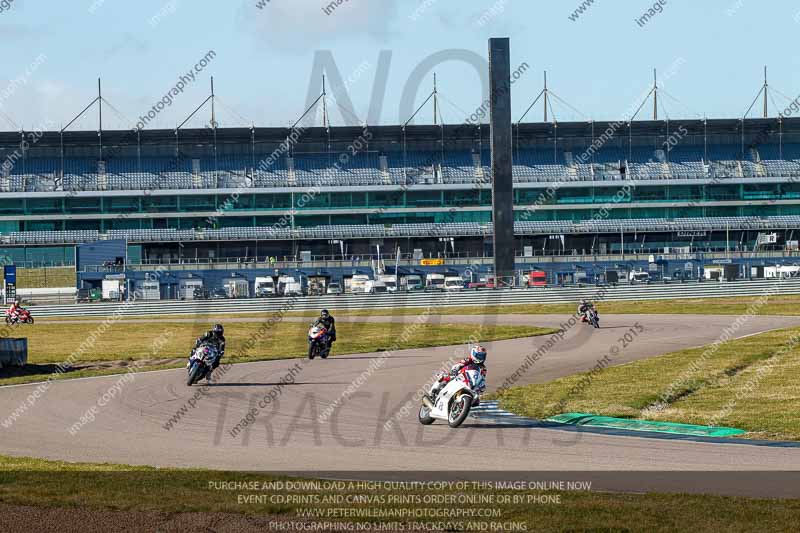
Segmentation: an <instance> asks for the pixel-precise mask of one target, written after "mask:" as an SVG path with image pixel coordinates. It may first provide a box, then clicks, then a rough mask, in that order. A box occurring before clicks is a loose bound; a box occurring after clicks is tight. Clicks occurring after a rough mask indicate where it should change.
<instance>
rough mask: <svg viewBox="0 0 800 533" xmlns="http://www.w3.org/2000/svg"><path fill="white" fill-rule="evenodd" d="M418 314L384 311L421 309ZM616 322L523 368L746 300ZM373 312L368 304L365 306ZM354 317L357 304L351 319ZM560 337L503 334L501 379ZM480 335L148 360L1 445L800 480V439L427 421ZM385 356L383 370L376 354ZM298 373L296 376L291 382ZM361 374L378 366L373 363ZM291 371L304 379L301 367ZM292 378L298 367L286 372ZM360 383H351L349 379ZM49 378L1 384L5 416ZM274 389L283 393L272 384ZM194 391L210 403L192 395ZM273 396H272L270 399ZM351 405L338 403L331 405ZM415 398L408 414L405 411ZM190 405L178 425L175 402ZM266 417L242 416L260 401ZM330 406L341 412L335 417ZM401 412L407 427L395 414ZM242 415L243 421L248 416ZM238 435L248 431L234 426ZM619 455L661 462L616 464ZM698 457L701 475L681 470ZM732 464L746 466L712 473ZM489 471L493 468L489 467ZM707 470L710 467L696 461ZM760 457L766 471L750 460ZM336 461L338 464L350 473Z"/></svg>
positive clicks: (658, 478) (562, 364) (535, 370)
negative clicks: (453, 361) (217, 369)
mask: <svg viewBox="0 0 800 533" xmlns="http://www.w3.org/2000/svg"><path fill="white" fill-rule="evenodd" d="M415 318H416V317H413V316H405V317H372V318H371V319H372V320H394V321H396V322H397V323H398V331H401V330H402V328H403V327H406V326H403V325H402V324H401V323H402V322H405V323H411V322H412V321H413V320H415ZM601 318H602V325H603V327H602V328H601V329H599V330H593V329H591V328H589V327H587V326H585V325H580V324H579V325H577V326H575V327H573V328H571V329H570V330H569V331H568V332H567V334H566V335H565V336H564V339H563V340H561V341H559V342H558V343H556V345H555V346H554V347H553V348H552V349H551V350H550V351H549V352H548V353H546V355H544V356H543V357H542V358H541V359H539V360H538V361H537V362H536V363H535V364H534V365H533V366H532V367H531V368H530V369H528V371H527V372H526V373H524V374H523V375H522V377H521V378H520V379H519V381H518V384H525V383H531V382H541V381H548V380H551V379H553V378H556V377H559V376H563V375H568V374H572V373H574V372H577V371H582V370H589V369H591V368H592V367H593V366H594V365H595V364H596V361H597V360H598V359H599V358H601V357H602V356H603V355H604V354H605V353H607V352H608V349H609V347H611V346H613V345H617V344H618V339H619V337H620V336H621V335H624V333H625V332H626V331H628V329H629V328H630V327H632V326H633V325H634V324H635V323H639V324H640V325H641V326H642V327H644V332H643V333H642V334H640V335H639V336H638V337H637V338H636V340H635V341H634V342H632V343H630V344H629V345H628V346H627V347H626V348H624V349H622V350H621V351H620V352H619V353H618V354H617V355H616V356H615V357H614V358H613V359H612V364H615V365H616V364H622V363H626V362H629V361H634V360H637V359H642V358H646V357H652V356H655V355H658V354H661V353H665V352H669V351H672V350H676V349H680V348H687V347H695V346H700V345H704V344H709V343H711V342H713V341H714V340H715V339H717V338H718V337H719V336H720V334H721V333H722V330H723V329H724V328H725V327H727V326H729V325H730V324H731V323H732V321H733V320H734V319H735V317H734V316H717V317H715V316H694V315H604V316H602V317H601ZM365 319H366V318H365V317H359V318H356V319H354V320H365ZM342 320H344V319H342ZM431 320H432V321H441V322H446V323H459V324H463V325H464V333H465V335H464V337H465V341H466V339H467V338H468V337H469V335H470V332H472V331H474V330H475V328H476V327H478V325H479V324H481V323H484V324H496V323H502V324H531V325H541V326H558V325H559V324H560V323H561V322H563V321H564V316H553V315H534V316H524V315H499V316H495V315H492V316H442V317H435V316H434V317H431ZM797 325H800V317H751V318H749V319H748V320H747V321H746V323H745V324H744V325H743V326H742V327H741V328H740V329H739V331H738V332H737V335H736V336H739V337H740V336H745V335H750V334H754V333H759V332H763V331H766V330H770V329H775V328H780V327H787V326H797ZM546 339H547V338H546V337H536V338H531V339H517V340H510V341H498V342H492V343H487V344H486V346H487V348H488V350H489V359H488V361H487V364H488V369H489V373H488V382H489V390H490V391H491V390H494V389H496V388H497V387H498V386H499V385H500V383H502V382H503V380H504V379H505V378H506V377H508V376H510V375H512V374H514V373H515V372H516V371H517V369H518V368H519V366H520V364H521V362H522V360H523V359H524V358H525V357H526V356H528V355H529V354H531V353H532V352H534V351H536V350H537V349H538V347H539V346H540V345H541V344H542V343H543V342H544V341H545V340H546ZM464 350H465V345H462V346H457V347H453V346H451V347H440V348H431V349H420V350H401V351H396V352H394V353H391V354H389V355H388V356H384V355H382V354H379V353H376V354H357V355H342V356H335V357H332V358H330V359H328V360H314V361H307V360H305V359H303V360H301V359H289V360H282V361H270V362H259V363H247V364H239V365H233V366H232V367H230V369H229V370H228V371H227V373H225V375H224V376H222V377H221V378H219V381H218V382H216V383H215V384H212V385H211V386H209V387H202V386H195V387H192V388H188V387H186V385H185V384H184V379H185V371H183V370H167V371H157V372H145V373H140V374H137V375H135V379H131V380H130V381H128V382H125V383H123V384H122V385H121V386H118V388H117V391H116V394H115V395H114V398H113V399H110V401H108V402H103V403H104V405H102V406H99V407H96V409H94V410H95V411H96V413H95V415H94V417H95V420H93V421H89V422H88V423H85V424H83V425H82V427H80V429H79V430H78V431H77V432H76V433H75V434H74V435H72V434H71V433H70V432H69V431H68V428H70V427H71V426H73V424H75V423H77V422H79V420H80V417H81V415H83V414H84V413H86V412H87V411H88V410H90V409H91V408H92V407H93V406H98V403H99V402H98V398H102V397H103V396H104V395H106V397H107V398H108V396H109V395H108V394H107V393H108V391H109V390H110V389H111V388H112V387H114V386H115V384H119V383H120V382H119V380H120V376H107V377H99V378H85V379H76V380H66V381H60V382H53V383H52V384H51V386H50V388H49V389H48V390H46V391H45V392H44V393H43V394H42V395H41V397H40V398H39V399H38V401H37V402H36V403H35V405H34V406H33V407H32V408H30V410H28V411H27V412H26V413H24V414H23V415H22V416H21V417H20V418H19V419H18V420H17V421H16V422H15V423H14V424H13V425H12V426H11V427H10V428H4V427H2V426H0V454H6V455H19V456H36V457H43V458H49V459H60V460H68V461H90V462H112V463H127V464H146V465H156V466H176V467H203V468H212V469H229V470H250V471H265V472H291V473H297V474H301V475H310V476H313V475H318V476H333V475H336V476H342V477H355V478H358V477H363V478H374V477H386V476H388V475H390V474H388V473H387V472H393V474H391V475H393V476H395V477H397V476H401V477H402V476H405V477H409V478H427V477H433V478H437V479H438V478H440V477H441V476H442V474H440V473H436V472H437V471H439V472H440V471H452V472H461V471H464V470H468V471H471V475H472V476H475V477H478V478H480V477H482V476H483V477H486V478H487V479H488V478H492V477H493V476H497V475H498V472H506V473H508V472H513V473H516V474H518V475H519V473H521V472H543V471H550V472H556V471H559V472H562V471H573V473H574V474H575V475H573V476H572V477H576V478H577V479H593V478H594V479H598V480H601V481H600V484H601V485H602V484H603V483H605V486H604V488H608V489H612V490H628V491H645V490H669V491H681V492H690V491H701V492H714V493H722V494H739V495H750V496H787V495H792V496H800V484H796V483H795V484H793V485H792V486H786V485H785V484H780V483H776V482H774V480H773V479H772V478H771V477H770V475H769V474H767V475H765V474H763V473H762V474H758V473H756V472H757V471H769V472H773V473H774V472H779V471H787V470H794V471H797V470H800V447H794V446H781V445H779V444H775V445H760V444H759V443H756V442H746V441H745V442H743V443H733V442H730V441H722V442H720V441H708V440H707V441H703V440H702V439H676V438H667V437H658V436H655V435H653V434H650V435H648V434H640V433H636V434H620V433H617V432H611V431H607V432H604V431H599V430H595V431H588V430H574V429H572V428H560V427H554V426H549V425H546V424H541V425H538V426H537V425H533V426H531V425H527V426H514V425H511V426H509V425H500V424H493V423H491V422H486V421H481V420H478V419H474V418H471V419H469V420H468V421H467V422H466V423H465V424H464V426H462V427H461V428H459V429H455V430H454V429H450V428H449V427H447V425H446V424H444V423H442V422H437V423H435V424H434V425H432V426H422V425H420V424H419V422H418V421H417V410H418V407H419V404H418V403H417V402H413V400H411V397H412V396H413V395H414V394H415V393H416V392H417V391H418V390H419V389H420V388H421V387H423V386H424V385H425V384H426V383H428V382H429V381H430V379H431V377H432V375H433V374H434V373H435V372H436V371H437V370H439V368H440V367H441V365H442V363H443V362H444V361H446V360H447V359H449V358H451V357H460V356H463V354H464ZM370 369H372V370H370ZM287 376H293V378H292V380H293V381H294V383H289V384H281V380H282V378H286V377H287ZM359 377H361V378H362V379H359ZM292 380H289V381H292ZM283 381H286V379H284V380H283ZM351 384H352V385H353V388H351V393H352V394H351V395H350V396H349V398H345V399H344V400H343V393H344V391H345V389H347V388H348V386H351ZM36 387H37V385H36V384H30V385H19V386H11V387H3V388H0V406H2V407H0V421H2V420H6V417H7V416H8V415H9V414H10V413H11V411H13V410H14V408H16V407H17V406H18V405H19V404H20V403H21V402H23V401H25V399H26V398H27V397H28V395H29V394H31V392H32V391H33V390H35V389H36ZM270 395H272V398H274V399H270V401H269V403H268V404H267V403H266V402H265V398H270ZM193 398H194V402H193V403H194V407H193V408H192V407H188V408H187V405H188V403H187V402H190V400H192V399H193ZM259 404H261V405H263V407H260V405H259ZM333 404H335V405H338V407H337V408H335V409H332V410H331V409H329V407H330V406H331V405H333ZM404 405H407V406H408V412H407V415H406V416H402V415H398V414H397V413H398V411H399V410H401V408H402V406H404ZM182 407H184V409H185V414H183V415H182V417H181V418H180V419H179V420H177V421H174V423H173V425H172V426H171V427H170V428H169V429H167V424H168V422H169V420H170V418H171V417H174V416H175V415H176V413H177V412H179V410H180V409H181V408H182ZM251 409H255V410H256V411H255V412H253V417H252V418H253V419H254V420H255V422H254V423H252V424H249V425H248V426H247V427H244V428H243V429H242V427H243V426H242V425H241V424H240V422H241V421H242V419H243V417H245V415H246V414H247V413H248V411H249V410H251ZM326 413H328V414H329V415H330V416H327V417H325V414H326ZM390 419H391V420H394V421H395V422H394V424H393V425H392V426H391V427H387V426H386V422H387V421H388V420H390ZM237 424H239V425H240V430H239V431H234V428H235V427H236V426H237ZM234 435H235V436H234ZM603 471H630V472H641V471H651V472H659V474H658V475H645V474H632V475H627V476H620V475H604V474H603ZM672 471H682V472H688V473H689V474H687V476H689V477H692V476H694V477H695V478H696V482H692V483H690V484H689V482H687V481H686V479H687V477H686V476H684V477H681V476H678V478H679V479H678V480H677V481H676V479H675V477H670V476H669V475H666V474H661V472H672ZM710 471H729V472H731V474H730V475H731V476H733V479H734V481H731V477H727V478H726V477H725V476H719V475H711V474H708V473H707V472H710ZM480 472H484V474H483V475H482V474H481V473H480ZM698 472H702V474H695V473H698ZM748 472H750V473H748ZM334 473H335V474H334Z"/></svg>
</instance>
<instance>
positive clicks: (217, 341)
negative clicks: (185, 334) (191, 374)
mask: <svg viewBox="0 0 800 533" xmlns="http://www.w3.org/2000/svg"><path fill="white" fill-rule="evenodd" d="M224 333H225V328H223V327H222V324H214V327H212V328H211V329H210V330H208V331H207V332H206V333H204V334H203V335H201V336H200V337H198V338H197V340H196V341H195V343H194V348H192V351H191V352H189V357H191V356H192V353H193V352H194V351H195V350H196V349H197V348H199V347H200V345H201V344H211V345H213V346H214V347H215V348H216V349H217V357H215V358H214V360H213V361H212V362H211V370H214V369H215V368H217V367H218V366H219V362H220V360H221V359H222V356H223V355H225V335H224ZM190 364H191V363H190ZM186 366H187V367H188V366H189V365H188V364H187V365H186Z"/></svg>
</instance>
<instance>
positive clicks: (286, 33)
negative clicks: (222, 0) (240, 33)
mask: <svg viewBox="0 0 800 533" xmlns="http://www.w3.org/2000/svg"><path fill="white" fill-rule="evenodd" d="M258 2H259V0H248V1H247V2H245V4H244V5H243V6H242V8H241V13H240V16H241V20H242V21H243V23H244V24H245V25H246V26H247V27H248V29H249V30H250V31H253V32H255V33H256V35H257V36H258V37H259V38H261V39H264V40H266V41H267V42H268V43H269V44H270V45H271V46H273V47H275V48H279V49H284V50H293V51H296V52H297V53H299V54H303V53H306V52H308V51H309V50H314V49H316V48H318V47H319V46H320V44H321V43H328V44H329V43H330V41H331V40H333V39H340V38H344V39H346V38H349V37H363V36H368V37H370V38H373V39H377V40H385V39H387V38H388V37H389V35H390V34H391V25H392V20H393V19H394V18H395V17H396V16H397V12H398V4H399V1H398V0H381V1H375V0H371V1H368V0H344V1H343V2H342V3H341V4H338V2H337V1H336V0H270V1H269V2H268V3H266V4H265V5H264V6H263V8H262V9H259V8H258V7H256V4H257V3H258ZM330 4H335V7H330ZM326 11H327V14H326Z"/></svg>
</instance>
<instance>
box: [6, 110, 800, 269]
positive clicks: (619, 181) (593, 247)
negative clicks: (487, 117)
mask: <svg viewBox="0 0 800 533" xmlns="http://www.w3.org/2000/svg"><path fill="white" fill-rule="evenodd" d="M488 139H489V131H488V127H487V126H485V125H483V126H477V125H470V124H465V125H445V126H436V125H434V126H407V127H405V128H403V127H400V126H379V127H369V128H368V129H364V130H362V129H361V128H350V127H331V128H308V129H302V128H298V129H297V130H289V129H286V128H253V129H237V128H219V129H210V128H206V129H202V130H180V132H179V133H176V132H175V131H173V130H141V131H138V130H133V131H103V132H102V137H101V141H99V140H98V134H97V132H95V131H89V132H85V131H84V132H63V133H59V132H43V133H39V134H37V135H36V136H35V137H34V136H32V135H31V134H29V133H22V134H20V133H19V132H16V133H2V134H0V161H4V162H5V163H2V164H0V255H2V256H4V257H5V258H7V260H9V259H10V260H11V261H14V262H16V263H18V264H25V263H34V264H63V263H70V262H73V261H74V260H75V257H76V246H78V245H81V244H84V243H92V242H96V241H117V240H123V241H124V242H125V243H126V245H125V246H126V250H125V257H126V264H127V266H128V267H130V268H131V269H133V270H136V268H137V267H136V265H139V264H148V265H152V264H158V263H176V262H180V263H184V264H193V263H208V262H214V261H222V260H236V261H238V262H247V261H252V262H254V263H256V264H258V263H266V262H268V261H270V259H269V258H276V260H277V262H279V263H282V264H283V263H285V262H287V261H299V260H300V259H301V257H302V258H304V259H306V260H308V259H309V256H310V258H311V259H323V258H324V259H328V260H352V259H353V258H366V257H372V256H375V255H376V254H378V253H380V254H382V255H394V254H395V253H396V251H397V250H399V251H400V253H401V256H402V257H403V258H409V257H411V255H412V254H413V252H414V251H415V250H419V252H417V259H418V258H419V256H420V254H421V255H422V256H423V257H435V258H438V257H446V258H451V259H448V264H458V263H459V262H461V263H464V262H467V261H469V260H468V259H467V258H482V257H485V256H487V255H490V253H491V249H492V246H491V245H492V243H491V238H492V237H491V234H492V231H491V222H492V221H491V204H492V198H491V175H490V174H491V170H490V153H489V143H488ZM513 140H514V146H513V157H514V165H513V177H514V211H515V213H514V215H515V220H516V222H515V234H516V239H517V246H516V253H517V255H518V265H519V266H520V268H529V267H532V266H536V265H537V264H541V263H546V264H547V265H550V266H549V268H562V267H563V266H559V267H553V266H552V265H553V264H554V263H558V262H559V261H561V262H562V263H564V264H566V263H569V264H573V265H574V264H577V263H578V262H582V261H584V262H587V263H597V262H598V261H615V260H616V258H615V257H613V256H615V255H619V256H620V258H625V259H626V260H629V259H630V257H631V255H632V254H662V255H663V254H670V253H674V252H676V251H679V252H680V253H682V254H684V255H685V254H687V253H688V254H692V253H698V252H702V253H709V252H725V251H739V252H761V255H760V257H763V256H764V254H766V255H769V254H774V255H775V256H783V255H785V250H786V248H787V246H790V247H792V246H794V247H796V241H795V240H796V239H798V238H800V231H798V230H800V183H799V182H798V181H799V180H800V119H796V118H783V119H746V120H740V119H733V120H708V121H704V120H687V121H635V122H632V123H627V122H626V123H620V122H614V123H611V122H609V123H601V122H570V123H558V124H555V123H527V124H520V125H515V126H514V128H513ZM22 141H25V142H24V143H22ZM21 143H22V144H21ZM304 252H305V254H304ZM554 256H555V257H554ZM453 258H458V259H453ZM273 264H274V263H272V262H270V266H272V265H273ZM87 266H88V265H81V268H79V270H90V269H87V268H85V267H87ZM295 266H297V265H295ZM300 266H302V265H300Z"/></svg>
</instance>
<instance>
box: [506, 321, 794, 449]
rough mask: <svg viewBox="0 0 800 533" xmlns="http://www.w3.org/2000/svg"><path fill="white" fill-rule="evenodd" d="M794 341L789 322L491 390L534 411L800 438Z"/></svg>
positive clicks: (513, 406) (515, 407) (516, 407)
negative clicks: (706, 343)
mask: <svg viewBox="0 0 800 533" xmlns="http://www.w3.org/2000/svg"><path fill="white" fill-rule="evenodd" d="M799 341H800V328H789V329H783V330H776V331H770V332H767V333H762V334H759V335H754V336H750V337H745V338H742V339H737V340H731V341H728V342H718V343H715V344H711V345H709V346H706V347H701V348H693V349H688V350H680V351H677V352H672V353H669V354H666V355H662V356H659V357H653V358H650V359H645V360H641V361H635V362H632V363H627V364H623V365H617V366H613V365H614V362H613V355H609V357H610V359H611V362H610V365H612V366H606V367H604V368H598V369H596V370H594V371H592V372H583V373H579V374H574V375H571V376H567V377H564V378H561V379H557V380H555V381H551V382H548V383H542V384H533V385H527V386H522V387H514V388H511V389H507V390H504V391H501V392H499V393H498V394H497V395H496V398H497V399H499V400H500V403H501V405H502V407H503V408H505V409H508V410H510V411H513V412H515V413H519V414H523V415H526V416H530V417H534V418H547V417H549V416H552V415H555V414H559V413H566V412H578V413H591V414H597V415H605V416H614V417H620V418H631V419H644V420H659V421H669V422H681V423H687V424H700V425H716V426H730V427H735V428H739V429H744V430H746V431H747V432H748V433H747V434H746V435H745V436H744V437H745V438H761V439H780V440H800V418H799V417H797V413H798V412H800V384H798V379H797V376H798V375H800V347H799V345H800V343H799ZM633 342H635V339H634V341H633ZM612 350H613V347H610V349H609V350H607V353H608V354H611V353H613V351H612ZM603 356H604V354H602V353H600V354H598V357H599V358H602V357H603Z"/></svg>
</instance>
